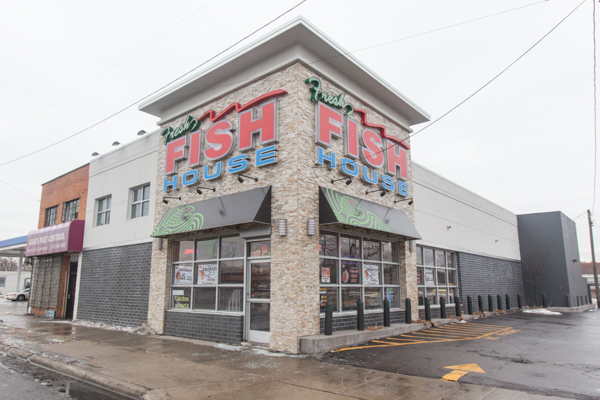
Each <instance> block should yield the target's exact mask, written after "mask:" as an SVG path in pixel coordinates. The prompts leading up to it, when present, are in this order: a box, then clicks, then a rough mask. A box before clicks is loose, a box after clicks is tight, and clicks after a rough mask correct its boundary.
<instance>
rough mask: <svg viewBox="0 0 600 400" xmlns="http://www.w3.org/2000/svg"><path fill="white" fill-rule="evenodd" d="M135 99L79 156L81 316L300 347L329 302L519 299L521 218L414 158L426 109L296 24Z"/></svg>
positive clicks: (399, 317)
mask: <svg viewBox="0 0 600 400" xmlns="http://www.w3.org/2000/svg"><path fill="white" fill-rule="evenodd" d="M140 109H141V110H142V111H143V112H147V113H150V114H152V115H155V116H158V117H159V118H160V121H159V125H160V127H159V130H158V131H156V132H153V133H150V134H145V135H142V136H141V137H140V138H138V139H137V140H135V141H133V142H132V143H130V144H128V145H125V146H121V147H119V148H117V149H115V150H114V151H113V152H110V153H108V154H105V155H102V156H100V157H97V158H95V159H94V160H92V161H91V163H90V166H89V191H88V196H87V203H88V204H89V207H88V208H87V209H86V214H87V220H88V223H87V224H86V226H85V239H84V243H83V252H82V256H81V258H80V259H81V263H80V264H79V265H80V270H79V276H80V284H79V286H78V290H77V293H78V299H79V301H78V306H77V308H76V310H75V313H76V318H77V319H83V320H90V321H97V322H107V323H114V324H119V325H125V326H139V325H141V324H143V323H148V324H149V325H150V327H152V328H153V329H154V330H155V331H156V333H158V334H167V335H173V336H180V337H187V338H195V339H203V340H212V341H218V342H228V343H234V344H239V343H241V342H243V341H250V342H262V343H265V344H267V345H268V346H269V348H270V349H272V350H275V351H283V352H288V353H298V352H299V350H300V349H299V341H300V338H301V337H304V336H310V335H315V334H319V333H321V332H323V330H324V308H325V304H326V302H327V301H331V302H332V304H333V307H334V321H333V328H334V330H336V331H339V330H347V329H355V328H356V309H357V301H358V300H361V301H363V303H364V307H365V319H366V325H367V326H369V325H371V326H375V325H379V326H380V325H382V322H383V302H384V300H385V299H387V300H389V302H390V305H391V318H392V322H393V323H395V322H403V321H404V317H405V301H406V299H411V301H412V304H413V307H412V315H411V318H412V319H413V320H416V319H418V318H419V317H421V318H422V317H423V315H422V314H423V308H422V304H423V303H424V299H425V298H426V297H428V298H429V300H430V303H431V304H432V313H433V316H434V317H435V316H438V315H439V305H438V304H439V299H440V298H442V297H443V298H444V299H446V302H447V303H449V304H450V305H452V304H453V303H454V302H455V301H456V298H459V297H460V298H461V302H463V303H464V302H465V301H466V300H465V296H466V295H468V294H470V295H472V296H477V295H479V294H481V295H484V296H485V295H488V294H491V295H494V298H495V295H496V294H501V295H502V296H504V295H505V294H510V295H511V296H513V297H514V298H516V295H517V294H521V295H522V294H523V281H522V276H521V269H520V261H519V260H520V254H519V237H518V229H517V216H516V215H515V214H513V213H511V212H509V211H507V210H505V209H503V208H501V207H499V206H497V205H495V204H493V203H491V202H489V201H487V200H485V199H483V198H482V197H480V196H478V195H477V194H475V193H473V192H470V191H469V190H467V189H464V188H462V187H460V186H459V185H456V184H455V183H453V182H451V181H449V180H447V179H446V178H444V177H442V176H440V175H438V174H436V173H434V172H432V171H430V170H428V169H427V168H425V167H423V166H420V165H418V164H416V163H414V162H412V158H411V151H410V146H411V144H410V140H409V139H408V136H409V134H410V132H412V130H411V126H412V125H414V124H418V123H422V122H425V121H428V120H429V116H428V115H427V114H426V113H425V112H424V111H423V110H422V109H420V108H419V107H418V106H417V105H415V104H414V103H413V102H411V101H410V100H409V99H408V98H407V97H406V96H404V95H403V94H402V93H400V92H398V91H397V90H396V89H394V88H393V87H391V86H390V85H389V84H387V83H386V82H385V81H383V80H382V79H381V78H379V77H378V76H377V75H376V74H374V73H373V72H372V71H370V70H369V69H368V68H367V67H365V66H364V65H363V64H362V63H360V62H359V61H358V60H356V59H355V58H354V57H353V56H352V55H351V54H349V53H348V52H347V51H345V50H343V49H342V48H341V47H339V46H338V45H337V44H335V43H334V42H333V41H332V40H331V39H329V38H327V37H326V36H325V35H324V34H322V33H321V32H319V31H318V30H317V29H316V28H315V27H313V26H312V25H310V23H308V22H307V21H305V20H304V19H302V18H298V19H296V20H293V21H291V22H290V23H288V24H286V25H284V26H283V27H281V28H279V29H277V30H275V31H274V32H272V33H270V34H268V35H267V36H265V37H263V38H261V39H259V40H258V41H256V42H254V43H252V44H250V45H248V46H247V47H246V48H243V49H242V50H240V51H238V52H236V53H235V54H233V55H231V56H229V57H227V58H226V59H224V60H223V61H221V62H219V63H217V64H216V65H214V66H212V67H209V68H208V69H206V70H204V71H200V72H198V73H197V74H196V75H194V76H191V77H190V78H188V79H187V80H186V81H185V82H183V83H181V84H179V85H178V86H175V87H173V88H170V89H168V90H166V91H164V92H162V93H159V94H157V95H155V96H153V97H151V98H149V99H148V100H146V102H145V103H143V104H141V106H140ZM92 221H93V222H92ZM494 307H497V304H494ZM453 310H454V307H449V308H448V314H449V315H453V313H454V311H453Z"/></svg>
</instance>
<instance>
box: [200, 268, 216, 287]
mask: <svg viewBox="0 0 600 400" xmlns="http://www.w3.org/2000/svg"><path fill="white" fill-rule="evenodd" d="M217 278H218V273H217V264H200V265H198V279H197V282H196V284H197V285H216V284H217Z"/></svg>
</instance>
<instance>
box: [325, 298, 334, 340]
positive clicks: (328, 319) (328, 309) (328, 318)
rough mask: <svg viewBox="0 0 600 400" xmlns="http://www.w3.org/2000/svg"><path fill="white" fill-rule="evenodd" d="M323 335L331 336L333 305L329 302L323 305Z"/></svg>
mask: <svg viewBox="0 0 600 400" xmlns="http://www.w3.org/2000/svg"><path fill="white" fill-rule="evenodd" d="M325 334H326V335H327V336H331V335H332V334H333V304H331V300H329V301H328V302H327V304H326V305H325Z"/></svg>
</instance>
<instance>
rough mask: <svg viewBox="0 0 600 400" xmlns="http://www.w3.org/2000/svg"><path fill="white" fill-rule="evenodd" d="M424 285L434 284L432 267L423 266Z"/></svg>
mask: <svg viewBox="0 0 600 400" xmlns="http://www.w3.org/2000/svg"><path fill="white" fill-rule="evenodd" d="M425 285H426V286H435V277H434V276H433V269H430V268H425Z"/></svg>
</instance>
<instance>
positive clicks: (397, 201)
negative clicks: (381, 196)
mask: <svg viewBox="0 0 600 400" xmlns="http://www.w3.org/2000/svg"><path fill="white" fill-rule="evenodd" d="M402 201H408V205H409V206H412V205H413V203H414V201H413V199H412V197H409V198H408V199H402V200H394V204H396V203H400V202H402Z"/></svg>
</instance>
